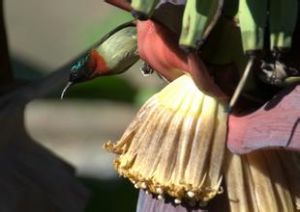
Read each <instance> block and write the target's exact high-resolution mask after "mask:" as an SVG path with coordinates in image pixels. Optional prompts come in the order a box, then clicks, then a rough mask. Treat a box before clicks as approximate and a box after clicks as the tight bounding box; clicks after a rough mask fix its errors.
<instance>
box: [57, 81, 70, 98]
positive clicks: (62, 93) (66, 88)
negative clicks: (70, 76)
mask: <svg viewBox="0 0 300 212" xmlns="http://www.w3.org/2000/svg"><path fill="white" fill-rule="evenodd" d="M72 85H73V82H71V81H69V82H68V83H67V85H66V86H65V87H64V89H63V91H62V92H61V95H60V100H63V99H64V96H65V94H66V92H67V90H68V89H69V88H70V87H71V86H72Z"/></svg>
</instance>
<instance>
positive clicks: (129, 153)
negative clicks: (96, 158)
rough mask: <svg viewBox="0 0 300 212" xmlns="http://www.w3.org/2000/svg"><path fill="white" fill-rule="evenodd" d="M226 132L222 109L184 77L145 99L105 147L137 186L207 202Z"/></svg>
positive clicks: (216, 177) (217, 175) (216, 181)
mask: <svg viewBox="0 0 300 212" xmlns="http://www.w3.org/2000/svg"><path fill="white" fill-rule="evenodd" d="M226 131H227V113H226V112H225V110H224V106H223V105H221V104H219V103H218V101H217V100H216V99H214V98H212V97H210V96H206V95H204V94H203V93H202V92H201V91H199V89H198V88H197V86H196V85H195V84H194V82H193V80H192V79H191V78H190V77H189V76H187V75H184V76H181V77H180V78H178V79H177V80H175V81H173V82H172V83H170V84H169V85H168V86H166V88H164V89H163V90H162V91H161V92H159V93H157V94H156V95H154V96H153V97H152V98H150V99H149V100H148V101H147V102H146V103H145V105H144V106H143V107H142V108H141V109H140V111H139V112H138V114H137V116H136V118H135V119H134V120H133V122H132V123H131V125H130V126H129V127H128V129H127V130H126V131H125V133H124V135H123V136H122V137H121V139H120V140H119V142H117V143H116V144H114V145H113V144H111V143H109V144H108V145H107V146H106V147H107V148H108V149H109V150H111V151H113V152H115V153H116V154H118V157H117V159H116V160H115V166H116V168H117V170H118V172H119V173H120V174H121V175H123V176H125V177H127V178H129V179H130V180H131V181H132V182H134V184H135V186H136V187H144V188H145V187H146V188H147V189H148V190H150V191H151V192H153V193H156V194H159V195H162V194H169V195H171V196H173V197H174V198H177V199H178V200H181V199H183V198H190V199H194V200H198V201H201V202H207V201H209V200H210V199H212V198H213V197H214V196H215V195H216V194H217V193H218V191H219V189H220V184H221V180H222V176H221V167H222V162H223V158H224V154H225V140H226ZM158 191H159V192H158ZM188 194H190V195H188ZM191 194H193V195H191Z"/></svg>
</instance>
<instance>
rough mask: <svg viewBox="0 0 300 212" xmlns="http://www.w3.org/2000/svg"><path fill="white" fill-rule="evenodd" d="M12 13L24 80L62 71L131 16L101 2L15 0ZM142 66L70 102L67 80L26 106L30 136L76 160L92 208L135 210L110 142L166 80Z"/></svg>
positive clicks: (8, 6)
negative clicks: (144, 71) (107, 146)
mask: <svg viewBox="0 0 300 212" xmlns="http://www.w3.org/2000/svg"><path fill="white" fill-rule="evenodd" d="M5 17H6V25H7V35H8V39H9V49H10V54H11V58H12V64H13V68H14V74H15V76H16V77H17V78H18V80H20V81H24V82H28V81H34V80H39V79H41V78H42V77H45V76H47V75H49V74H50V73H52V72H55V71H56V70H58V69H60V68H61V67H63V66H64V65H65V64H67V63H69V62H70V61H72V60H74V58H75V57H77V56H78V55H80V54H81V53H82V52H84V51H86V50H87V49H88V48H89V47H90V46H92V45H93V44H94V43H95V42H96V41H97V40H99V39H100V38H101V37H102V36H103V35H104V34H105V33H107V32H109V31H110V30H111V29H113V28H114V27H116V26H118V25H119V24H121V23H123V22H125V21H127V20H130V19H131V16H130V15H129V14H127V13H125V12H122V11H121V10H119V9H117V8H114V7H113V6H111V5H108V4H106V3H104V2H103V1H99V0H88V1H82V0H51V1H46V0H26V1H19V0H9V1H5ZM116 51H117V50H116ZM140 67H141V64H140V63H137V64H136V65H135V66H134V67H132V68H131V70H129V71H128V72H126V73H125V74H123V75H120V76H113V77H103V78H101V79H97V80H94V81H92V82H88V83H83V84H80V85H76V86H74V87H72V88H71V89H70V90H68V92H67V94H66V96H65V99H64V100H63V101H60V100H59V96H60V92H61V90H62V88H63V85H60V87H61V89H59V90H55V91H51V92H50V94H49V96H48V97H47V98H44V99H37V100H34V101H31V102H30V103H29V104H27V106H26V110H25V124H26V129H27V130H28V132H29V134H30V136H31V137H32V138H33V139H34V140H36V141H38V142H39V143H41V144H42V145H44V146H45V147H47V148H48V149H50V150H51V151H52V152H54V153H55V154H56V155H58V156H59V157H60V158H62V159H64V160H65V161H67V162H68V163H70V164H72V165H73V166H74V167H75V168H76V171H77V176H78V179H79V180H80V181H81V182H82V183H83V184H84V185H85V186H87V187H88V189H89V190H90V191H91V192H92V195H91V199H90V201H89V204H88V207H87V209H86V211H91V212H94V211H135V204H136V200H137V191H136V190H135V189H134V187H133V186H132V185H131V184H130V183H128V182H127V180H124V179H121V178H120V177H119V176H118V175H117V174H116V172H115V171H114V169H113V165H112V161H113V158H114V155H112V154H110V153H107V152H106V151H105V150H103V148H102V145H103V144H104V143H105V142H107V141H109V140H111V141H117V140H118V138H119V137H120V136H121V135H122V132H123V131H124V130H125V129H126V127H127V125H128V124H129V123H130V121H131V120H132V119H133V117H134V115H135V113H136V111H137V110H138V108H139V106H140V105H141V104H142V103H143V102H144V101H145V100H146V99H147V98H148V97H150V96H151V95H152V94H153V93H155V92H157V91H158V90H159V89H160V88H161V87H162V86H163V85H164V83H163V82H162V81H161V80H160V79H159V77H157V76H155V75H153V76H150V77H144V76H142V74H141V73H140V70H139V68H140ZM116 203H117V204H116Z"/></svg>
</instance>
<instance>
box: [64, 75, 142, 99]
mask: <svg viewBox="0 0 300 212" xmlns="http://www.w3.org/2000/svg"><path fill="white" fill-rule="evenodd" d="M136 94H137V89H136V88H134V87H133V86H132V85H131V84H130V83H129V82H128V81H126V80H125V79H122V78H120V77H118V76H109V77H100V78H98V79H95V80H92V81H90V82H86V83H80V84H78V85H74V86H73V87H71V88H70V90H69V91H68V92H67V94H66V98H80V99H106V100H113V101H122V102H133V101H134V99H135V96H136Z"/></svg>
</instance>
